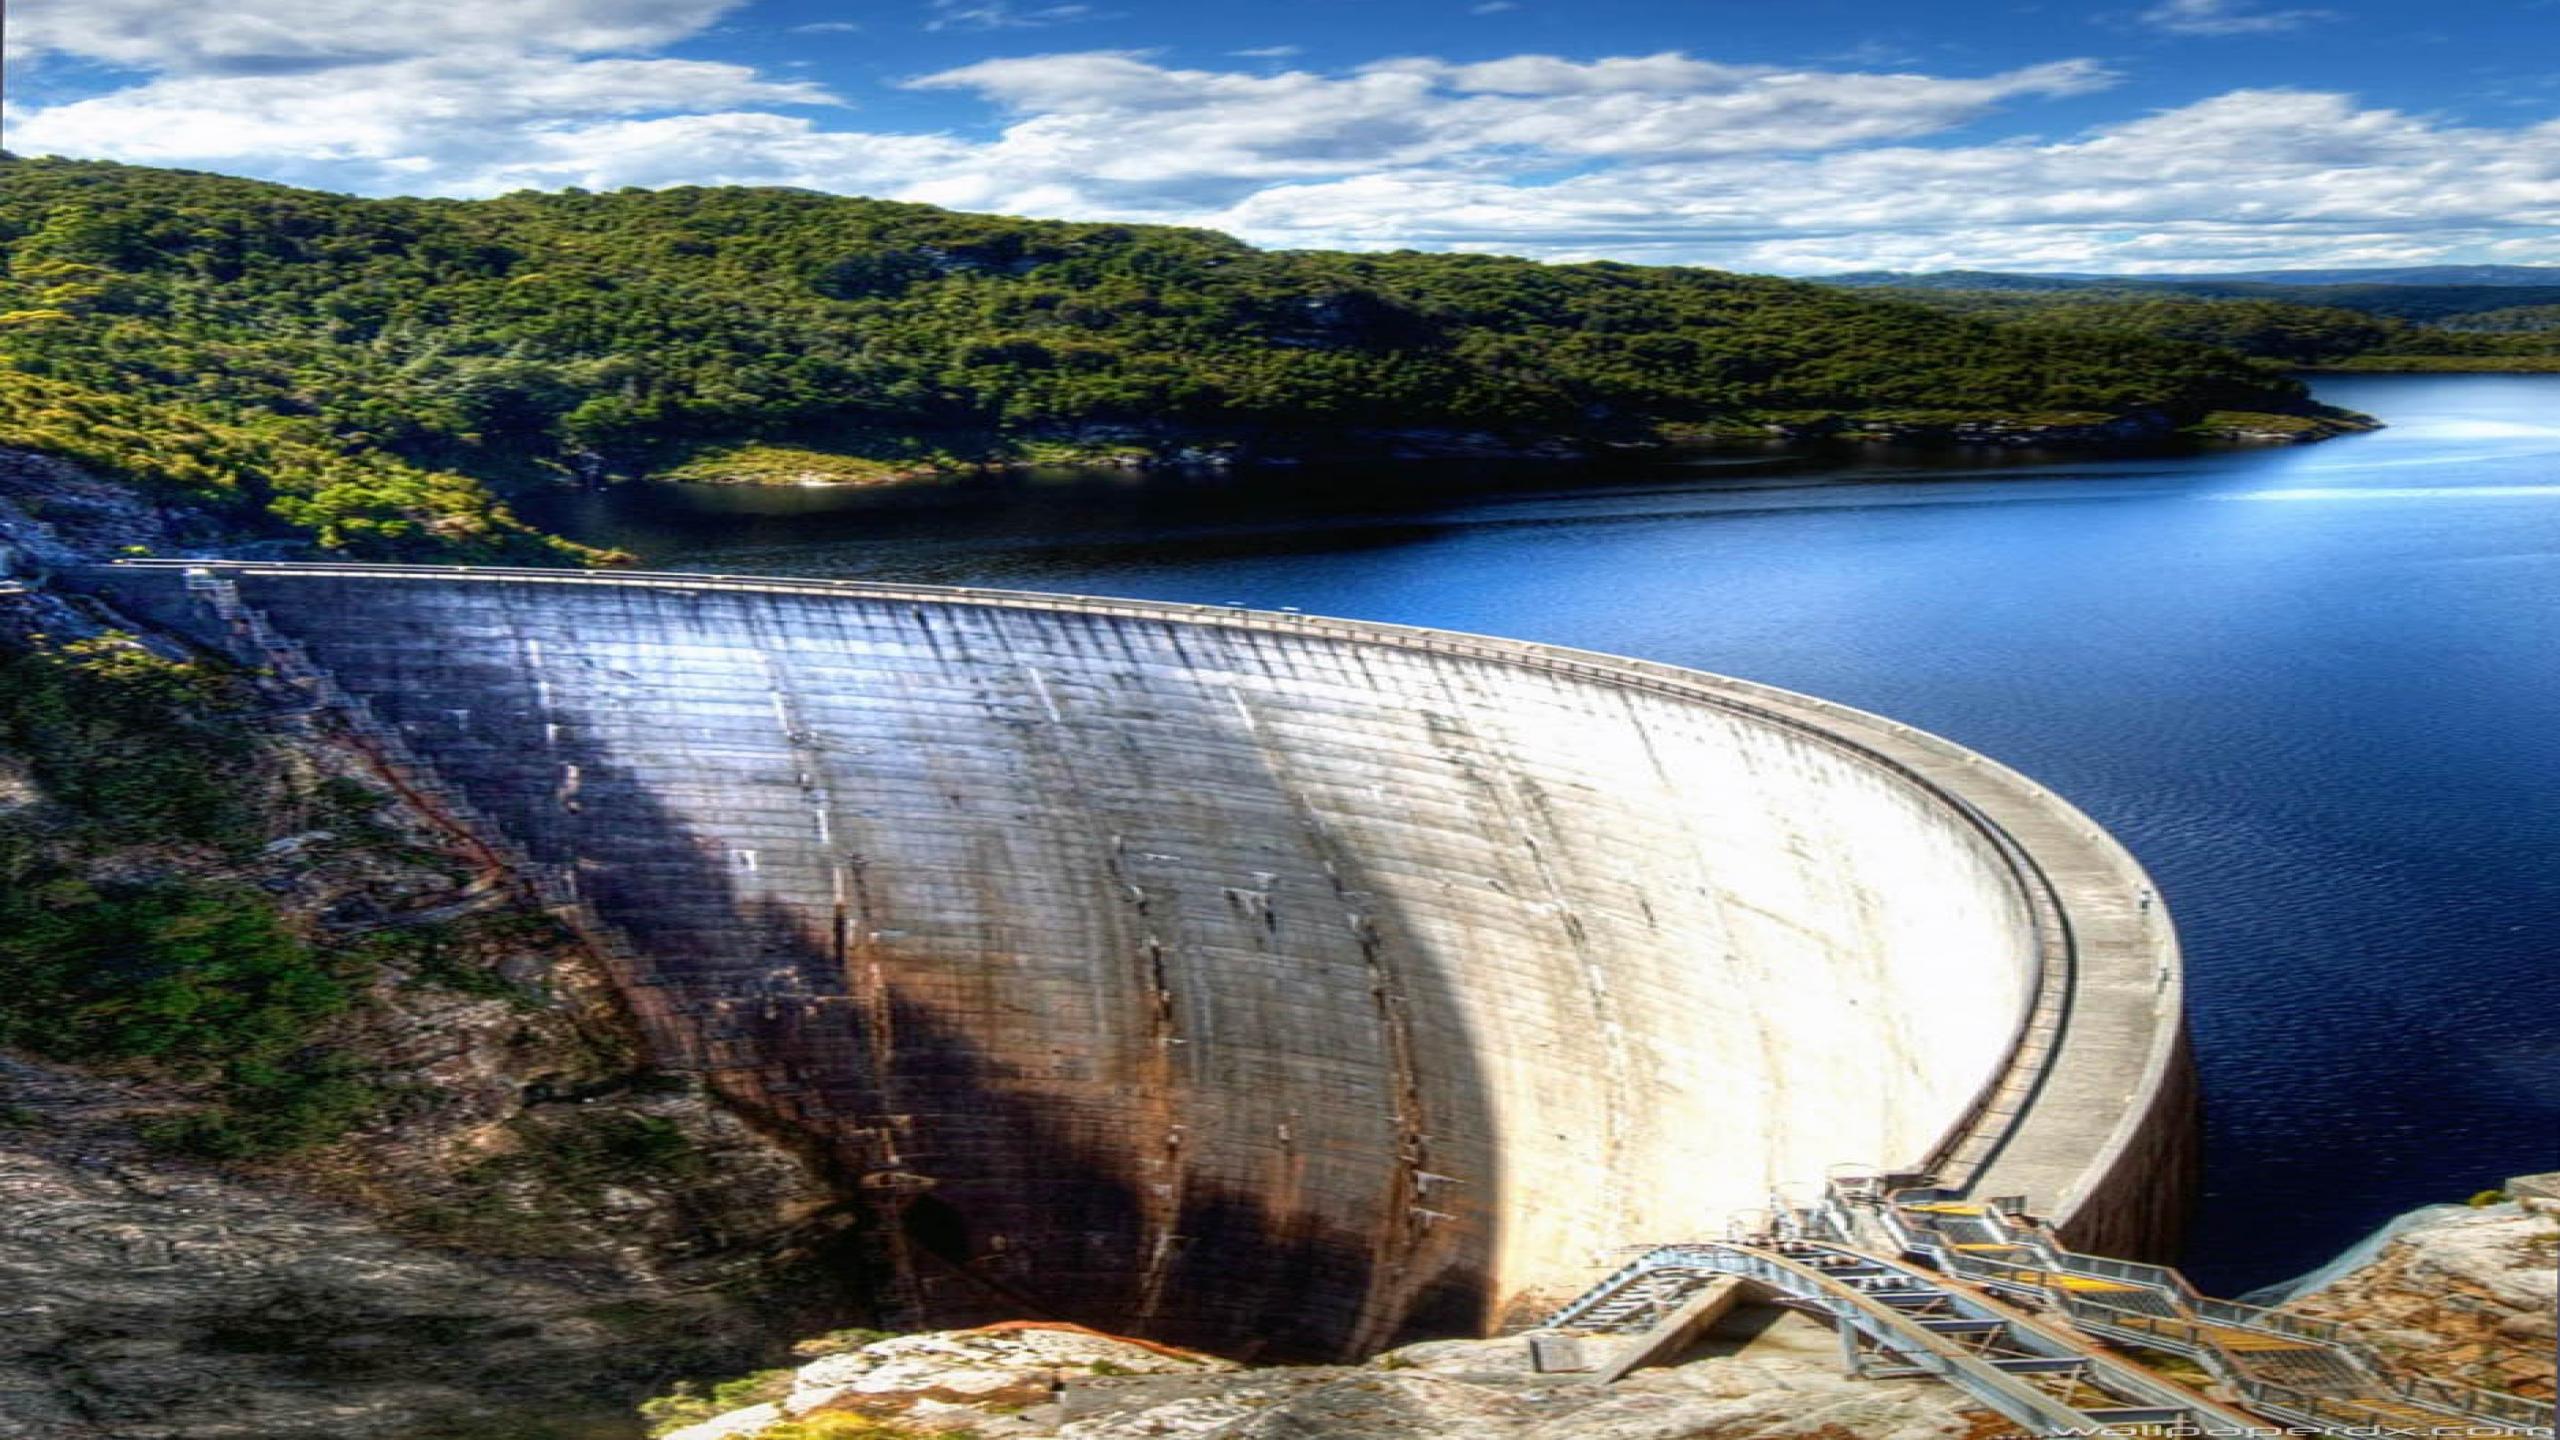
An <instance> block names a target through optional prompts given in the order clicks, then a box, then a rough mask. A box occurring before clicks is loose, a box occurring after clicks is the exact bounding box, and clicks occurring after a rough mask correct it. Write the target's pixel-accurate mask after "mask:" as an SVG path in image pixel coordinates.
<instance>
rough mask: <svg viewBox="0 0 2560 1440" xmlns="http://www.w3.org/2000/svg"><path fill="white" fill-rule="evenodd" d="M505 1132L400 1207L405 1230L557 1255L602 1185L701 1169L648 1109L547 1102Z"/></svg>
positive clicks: (654, 1180) (671, 1127)
mask: <svg viewBox="0 0 2560 1440" xmlns="http://www.w3.org/2000/svg"><path fill="white" fill-rule="evenodd" d="M508 1132H509V1139H510V1141H511V1142H512V1145H513V1148H511V1149H510V1150H508V1151H507V1152H506V1153H505V1154H501V1155H495V1156H492V1157H490V1158H489V1159H486V1160H483V1161H480V1162H479V1163H477V1164H475V1165H473V1166H471V1167H470V1168H469V1169H466V1170H464V1171H462V1172H461V1173H460V1174H458V1175H457V1176H455V1177H454V1178H455V1180H456V1182H457V1185H456V1188H455V1190H454V1192H453V1193H452V1194H450V1195H448V1196H445V1197H442V1198H440V1199H438V1200H435V1201H433V1202H431V1203H428V1204H425V1205H421V1206H418V1207H417V1208H415V1209H413V1210H411V1211H409V1212H408V1213H407V1215H406V1216H405V1217H404V1218H405V1223H406V1224H407V1226H408V1228H409V1229H411V1230H413V1231H415V1232H416V1233H418V1234H420V1235H422V1236H424V1237H426V1238H429V1239H434V1240H440V1241H446V1242H451V1243H456V1244H462V1245H468V1246H469V1247H471V1248H472V1249H475V1250H479V1251H482V1252H485V1253H491V1254H521V1255H543V1254H556V1253H558V1252H559V1251H560V1250H562V1249H563V1248H567V1247H568V1246H569V1245H570V1243H571V1241H572V1239H573V1237H574V1235H575V1233H576V1230H577V1228H578V1226H579V1225H581V1224H582V1223H585V1222H587V1221H588V1220H590V1219H591V1218H592V1217H591V1216H590V1214H589V1211H590V1209H591V1207H593V1206H594V1204H595V1203H596V1202H597V1201H598V1200H599V1199H601V1198H602V1196H603V1192H604V1191H605V1189H606V1188H607V1187H610V1186H614V1185H634V1184H641V1185H664V1184H667V1183H669V1182H678V1183H681V1182H684V1181H688V1180H697V1179H700V1178H703V1177H704V1176H706V1175H707V1174H708V1173H709V1170H710V1162H709V1160H708V1159H707V1158H706V1157H705V1156H704V1155H703V1154H702V1153H701V1152H700V1151H699V1150H696V1149H695V1148H694V1146H693V1143H692V1142H691V1141H690V1140H688V1139H686V1138H685V1134H684V1131H683V1129H682V1128H681V1127H679V1126H678V1125H676V1124H675V1122H673V1121H671V1120H666V1119H662V1118H660V1117H658V1116H654V1115H635V1114H632V1113H630V1112H628V1111H621V1110H586V1109H581V1108H575V1107H552V1108H545V1109H538V1110H533V1111H528V1112H527V1113H525V1114H523V1115H520V1116H518V1117H516V1118H515V1119H514V1120H512V1121H510V1122H509V1125H508ZM747 1403H753V1402H747ZM688 1423H689V1422H688Z"/></svg>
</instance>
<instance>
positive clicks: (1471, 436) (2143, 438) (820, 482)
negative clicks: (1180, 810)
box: [604, 407, 2384, 489]
mask: <svg viewBox="0 0 2560 1440" xmlns="http://www.w3.org/2000/svg"><path fill="white" fill-rule="evenodd" d="M2382 428H2384V427H2383V422H2381V421H2379V420H2376V419H2374V418H2373V417H2371V416H2369V415H2362V414H2358V413H2356V412H2353V411H2340V410H2330V409H2327V408H2326V407H2324V408H2323V410H2322V411H2321V412H2320V413H2315V414H2308V415H2296V414H2278V413H2273V412H2256V411H2215V412H2212V413H2209V414H2207V415H2205V416H2202V417H2200V418H2198V419H2196V420H2194V421H2191V422H2188V423H2185V424H2180V423H2178V422H2177V421H2176V420H2174V419H2173V418H2172V417H2170V416H2168V415H2165V414H2162V413H2160V412H2157V411H2147V412H2136V413H2134V414H2131V415H2122V416H2106V415H2066V416H2054V417H2049V418H2048V417H2026V416H2018V417H1999V416H1991V417H1983V416H1961V415H1951V414H1941V413H1932V412H1926V411H1892V412H1882V413H1870V414H1840V413H1834V412H1824V413H1819V414H1800V415H1799V414H1789V415H1777V416H1767V417H1760V418H1754V419H1749V420H1731V421H1718V422H1710V423H1700V424H1675V425H1664V426H1661V427H1658V428H1656V429H1654V430H1651V431H1649V432H1646V433H1644V434H1642V435H1640V436H1628V437H1623V438H1609V437H1605V436H1594V435H1584V436H1574V435H1562V434H1539V435H1502V434H1497V433H1495V432H1491V431H1481V430H1458V429H1449V428H1439V427H1415V428H1412V429H1402V430H1368V431H1362V430H1351V431H1340V432H1333V433H1331V434H1327V435H1320V436H1310V435H1303V434H1302V435H1300V436H1297V437H1295V438H1296V440H1297V441H1298V443H1294V444H1292V443H1286V442H1285V441H1284V440H1283V438H1282V437H1280V436H1276V435H1274V434H1272V433H1270V432H1256V433H1239V432H1233V431H1226V432H1221V431H1210V430H1188V431H1182V430H1150V429H1144V428H1141V427H1124V426H1111V427H1100V426H1096V427H1086V428H1084V429H1081V430H1078V431H1072V432H1067V433H1065V434H1049V435H1035V436H1032V437H1029V438H1027V439H1025V440H1023V441H1022V442H1020V443H1019V449H1018V450H1017V452H1016V453H1012V454H993V453H990V454H984V455H980V456H975V457H964V456H962V455H960V454H957V453H952V452H943V453H942V454H941V455H938V456H936V457H935V458H933V459H926V460H911V461H906V462H903V463H902V462H898V461H888V460H875V459H872V458H870V457H866V456H860V455H854V454H848V453H844V452H837V451H826V450H817V449H808V448H802V447H796V446H786V445H770V444H763V443H760V442H746V443H742V444H738V445H734V446H725V447H712V448H710V449H707V450H706V451H705V452H703V453H699V454H697V455H695V456H693V457H690V458H688V459H686V460H685V461H683V462H682V463H680V464H677V465H673V466H670V467H667V468H665V469H657V470H645V471H640V472H638V473H634V474H630V475H627V476H622V477H619V479H618V480H609V481H605V482H604V483H606V484H613V483H625V482H628V481H633V480H654V481H664V482H672V483H677V484H686V485H709V486H720V487H732V486H747V487H757V488H775V489H783V488H805V489H888V488H893V487H897V486H905V485H914V484H918V483H920V482H925V481H943V480H953V479H961V478H966V477H969V476H983V475H1000V474H1020V473H1024V472H1028V471H1035V470H1044V469H1095V470H1126V471H1130V472H1133V473H1161V472H1167V471H1195V472H1210V473H1217V472H1227V471H1236V470H1286V469H1290V468H1294V467H1297V466H1301V465H1323V464H1376V463H1380V462H1396V461H1404V462H1432V461H1479V462H1494V463H1510V464H1588V463H1591V462H1593V461H1600V460H1608V459H1612V458H1623V459H1630V460H1633V459H1640V458H1645V457H1652V456H1662V455H1669V454H1676V453H1679V452H1683V451H1699V452H1713V451H1717V450H1733V451H1742V450H1748V449H1752V448H1765V447H1770V446H1798V445H1803V446H1818V445H1825V444H1840V443H1845V444H1853V445H1907V446H1913V447H1917V448H1926V449H1948V450H2004V451H2015V450H2028V449H2039V448H2042V449H2056V450H2079V451H2089V452H2119V453H2133V452H2142V451H2154V450H2159V449H2162V448H2174V447H2176V446H2178V445H2180V444H2182V443H2192V444H2198V445H2204V446H2217V445H2249V446H2259V445H2304V444H2313V443H2316V442H2318V441H2322V440H2329V439H2334V438H2336V437H2338V436H2341V435H2351V434H2361V433H2366V432H2369V431H2373V430H2379V429H2382ZM907 438H910V439H912V438H913V437H907Z"/></svg>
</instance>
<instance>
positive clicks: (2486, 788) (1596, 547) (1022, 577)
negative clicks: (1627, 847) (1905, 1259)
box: [538, 376, 2560, 1292]
mask: <svg viewBox="0 0 2560 1440" xmlns="http://www.w3.org/2000/svg"><path fill="white" fill-rule="evenodd" d="M2318 389H2319V393H2320V395H2321V397H2322V398H2323V399H2327V400H2330V401H2332V402H2334V403H2337V404H2341V405H2346V406H2349V407H2351V408H2354V409H2359V410H2364V411H2367V412H2369V413H2371V414H2374V415H2377V416H2380V417H2381V418H2383V419H2384V420H2386V421H2388V422H2390V427H2391V428H2389V429H2387V430H2383V431H2381V432H2378V433H2375V434H2372V435H2365V436H2355V437H2350V438H2346V439H2341V440H2334V441H2330V442H2327V443H2324V444H2319V445H2312V446H2304V447H2299V448H2290V447H2289V448H2278V449H2267V450H2229V451H2219V452H2212V453H2204V454H2192V455H2180V456H2163V457H2157V458H2136V459H2127V458H2106V459H2070V458H2066V457H2055V456H2036V455H2002V456H1995V457H1991V458H1990V459H1988V460H1984V459H1980V458H1975V459H1962V458H1954V459H1951V458H1948V457H1944V456H1941V457H1934V458H1933V457H1923V456H1896V455H1894V454H1891V453H1889V452H1863V453H1860V452H1840V453H1835V454H1825V455H1812V456H1807V455H1770V456H1735V455H1719V456H1714V457H1710V458H1706V459H1700V460H1695V461H1691V462H1684V463H1679V464H1671V465H1661V464H1656V465H1647V466H1644V467H1641V468H1633V467H1619V468H1611V469H1602V468H1597V467H1595V468H1592V469H1590V470H1588V471H1585V472H1581V473H1579V474H1575V475H1572V476H1567V475H1565V474H1564V473H1563V472H1560V471H1558V470H1556V469H1553V468H1548V469H1543V470H1517V469H1515V470H1509V471H1504V470H1499V469H1478V470H1472V471H1461V470H1455V469H1451V468H1448V467H1440V468H1437V469H1434V468H1430V467H1404V468H1401V469H1396V468H1377V467H1372V468H1368V469H1359V468H1352V467H1307V468H1305V469H1303V470H1299V471H1292V472H1285V473H1280V474H1264V475H1259V476H1251V477H1240V478H1231V479H1224V480H1209V481H1202V480H1196V479H1195V480H1181V479H1173V478H1141V477H1134V476H1125V475H1117V474H1093V473H1081V474H1076V473H1061V474H1056V475H1044V476H1034V477H1012V478H1004V479H993V480H979V481H967V482H955V483H952V484H948V485H936V486H929V487H925V488H922V489H918V490H900V491H854V490H779V491H777V490H727V489H706V488H702V487H684V486H667V485H647V486H628V487H622V488H620V489H617V490H614V491H610V492H606V493H603V494H597V495H580V496H576V497H562V498H560V499H558V500H556V501H553V502H550V503H547V504H546V505H544V506H543V507H542V508H541V513H540V514H539V516H538V518H540V519H541V520H543V521H545V522H547V523H549V524H552V525H555V526H557V527H560V528H562V529H564V530H566V531H568V532H569V533H572V534H574V535H577V536H579V537H580V538H584V539H588V540H592V541H597V542H601V543H612V544H618V545H622V546H625V547H628V548H630V549H632V550H635V551H637V552H638V553H639V554H640V555H641V556H642V558H643V559H644V561H645V562H647V563H648V564H650V565H652V566H653V567H657V568H666V569H690V570H718V571H728V572H733V573H769V574H814V575H831V576H844V577H856V578H868V579H894V580H910V581H930V582H935V583H943V584H977V585H1003V586H1014V587H1020V588H1026V589H1043V590H1062V591H1075V592H1082V593H1090V594H1107V595H1131V596H1144V597H1152V598H1161V599H1171V600H1192V601H1207V602H1220V601H1229V600H1239V601H1244V602H1246V603H1249V604H1252V605H1257V606H1282V605H1295V606H1299V607H1301V608H1303V609H1306V610H1308V611H1311V612H1318V613H1325V614H1335V615H1350V616H1359V617H1364V618H1369V619H1379V620H1394V621H1402V622H1405V623H1408V624H1416V625H1437V626H1446V627H1450V628H1454V629H1460V630H1475V631H1485V632H1490V633H1493V634H1498V635H1512V636H1520V637H1524V638H1528V639H1534V640H1546V641H1554V642H1558V643H1562V644H1568V645H1579V646H1585V647H1588V648H1591V649H1597V650H1609V651H1616V652H1620V653H1624V654H1629V655H1640V656H1645V657H1648V658H1651V659H1657V660H1665V661H1671V662H1675V663H1679V664H1685V665H1693V666H1697V667H1700V668H1703V669H1708V670H1717V671H1723V672H1726V673H1729V674H1734V675H1742V676H1747V677H1750V678H1752V679H1756V680H1763V681H1768V682H1771V683H1773V684H1778V685H1784V686H1788V687H1791V688H1794V689H1799V690H1807V691H1811V692H1813V693H1815V694H1819V695H1824V696H1828V697H1831V698H1833V699H1837V700H1841V701H1845V702H1847V703H1849V704H1852V705H1857V706H1862V707H1865V708H1868V709H1873V710H1878V711H1882V712H1884V713H1886V714H1888V715H1892V716H1894V717H1895V718H1897V719H1901V720H1905V721H1908V722H1910V723H1912V724H1915V725H1920V726H1924V727H1926V728H1928V729H1932V730H1936V731H1938V732H1940V733H1942V734H1945V735H1947V736H1949V737H1951V738H1954V739H1956V740H1959V741H1962V742H1963V743H1965V744H1968V745H1971V746H1974V747H1976V748H1978V749H1981V750H1983V751H1986V752H1988V753H1990V754H1992V755H1995V756H1997V757H1999V758H2001V759H2003V760H2006V761H2008V762H2009V763H2011V764H2013V765H2016V766H2017V767H2018V768H2020V769H2023V770H2025V771H2027V772H2029V773H2030V774H2033V775H2035V776H2037V777H2039V778H2040V779H2042V780H2044V781H2045V782H2047V783H2048V784H2050V785H2052V786H2053V787H2054V788H2055V789H2057V790H2059V791H2061V792H2062V793H2063V794H2065V795H2067V796H2069V797H2070V798H2072V799H2073V800H2075V801H2076V802H2078V803H2079V804H2080V805H2081V806H2083V807H2084V808H2086V809H2087V810H2088V811H2089V812H2090V813H2091V814H2093V815H2095V816H2096V817H2097V818H2098V819H2099V820H2100V821H2101V822H2102V823H2104V824H2106V825H2107V826H2109V827H2110V828H2111V829H2113V831H2114V832H2115V833H2116V834H2117V835H2118V836H2120V837H2122V838H2123V840H2124V841H2125V842H2126V843H2127V844H2128V845H2130V846H2131V847H2132V848H2133V850H2134V851H2135V853H2137V854H2138V855H2139V856H2140V857H2141V858H2142V860H2143V861H2144V863H2145V864H2147V865H2149V866H2150V867H2151V869H2152V871H2153V872H2154V874H2155V875H2156V876H2157V877H2158V878H2159V881H2160V885H2161V889H2162V892H2163V894H2164V896H2165V897H2166V899H2167V901H2168V903H2169V905H2170V907H2171V908H2172V910H2173V911H2174V912H2175V914H2176V915H2177V917H2178V920H2179V927H2180V931H2181V933H2182V935H2183V937H2184V939H2185V942H2186V948H2187V958H2188V963H2189V979H2190V988H2189V993H2190V996H2191V1003H2192V1011H2191V1014H2192V1023H2193V1027H2194V1032H2195V1039H2196V1045H2197V1054H2198V1063H2199V1065H2200V1067H2201V1069H2202V1071H2203V1079H2204V1085H2205V1093H2206V1163H2207V1167H2208V1174H2207V1181H2206V1194H2205V1198H2204V1202H2203V1204H2202V1206H2201V1207H2200V1210H2199V1214H2198V1224H2197V1226H2196V1229H2195V1233H2194V1236H2193V1240H2192V1244H2191V1246H2190V1249H2189V1253H2188V1255H2187V1257H2186V1258H2187V1261H2188V1264H2189V1266H2190V1268H2191V1269H2192V1270H2193V1271H2194V1272H2195V1274H2196V1276H2197V1278H2198V1280H2199V1281H2200V1282H2202V1283H2205V1284H2207V1285H2208V1286H2210V1287H2213V1288H2216V1289H2220V1290H2223V1291H2226V1292H2228V1291H2235V1290H2239V1289H2243V1288H2247V1287H2250V1286H2254V1285H2258V1284H2262V1283H2266V1282H2269V1281H2273V1280H2278V1279H2282V1278H2284V1277H2286V1276H2288V1275H2290V1274H2293V1273H2296V1272H2299V1271H2302V1270H2305V1269H2308V1268H2310V1267H2311V1266H2313V1265H2314V1264H2317V1263H2318V1262H2320V1261H2321V1260H2324V1259H2326V1258H2327V1257H2328V1256H2329V1255H2331V1254H2332V1253H2334V1252H2335V1251H2337V1250H2338V1249H2340V1248H2342V1247H2343V1246H2345V1245H2346V1244H2348V1243H2349V1242H2351V1241H2353V1240H2354V1239H2355V1238H2357V1237H2358V1236H2359V1235H2361V1234H2362V1233H2363V1232H2365V1231H2366V1230H2368V1229H2370V1228H2371V1227H2372V1226H2374V1225H2376V1224H2378V1223H2380V1222H2381V1221H2382V1220H2384V1219H2386V1218H2387V1217H2389V1216H2390V1215H2391V1214H2393V1213H2395V1212H2397V1211H2400V1210H2404V1209H2408V1208H2411V1207H2413V1206H2416V1205H2420V1204H2424V1203H2428V1202H2431V1201H2440V1200H2448V1199H2452V1200H2459V1199H2461V1198H2463V1197H2465V1196H2467V1195H2469V1194H2471V1193H2472V1192H2473V1191H2475V1190H2479V1189H2482V1188H2485V1187H2488V1186H2492V1185H2495V1184H2496V1183H2498V1182H2499V1181H2500V1180H2501V1179H2503V1178H2504V1177H2506V1176H2508V1175H2511V1174H2518V1173H2523V1172H2527V1171H2537V1170H2548V1169H2553V1168H2560V794H2556V793H2555V791H2560V376H2445V377H2434V376H2370V377H2352V378H2350V377H2331V378H2326V379H2323V380H2322V381H2321V382H2320V383H2319V386H2318ZM1568 479H1570V480H1572V481H1573V482H1575V483H1570V484H1568V483H1566V481H1567V480H1568ZM1628 1238H1629V1239H1631V1240H1633V1239H1641V1238H1643V1237H1636V1236H1630V1237H1628Z"/></svg>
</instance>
